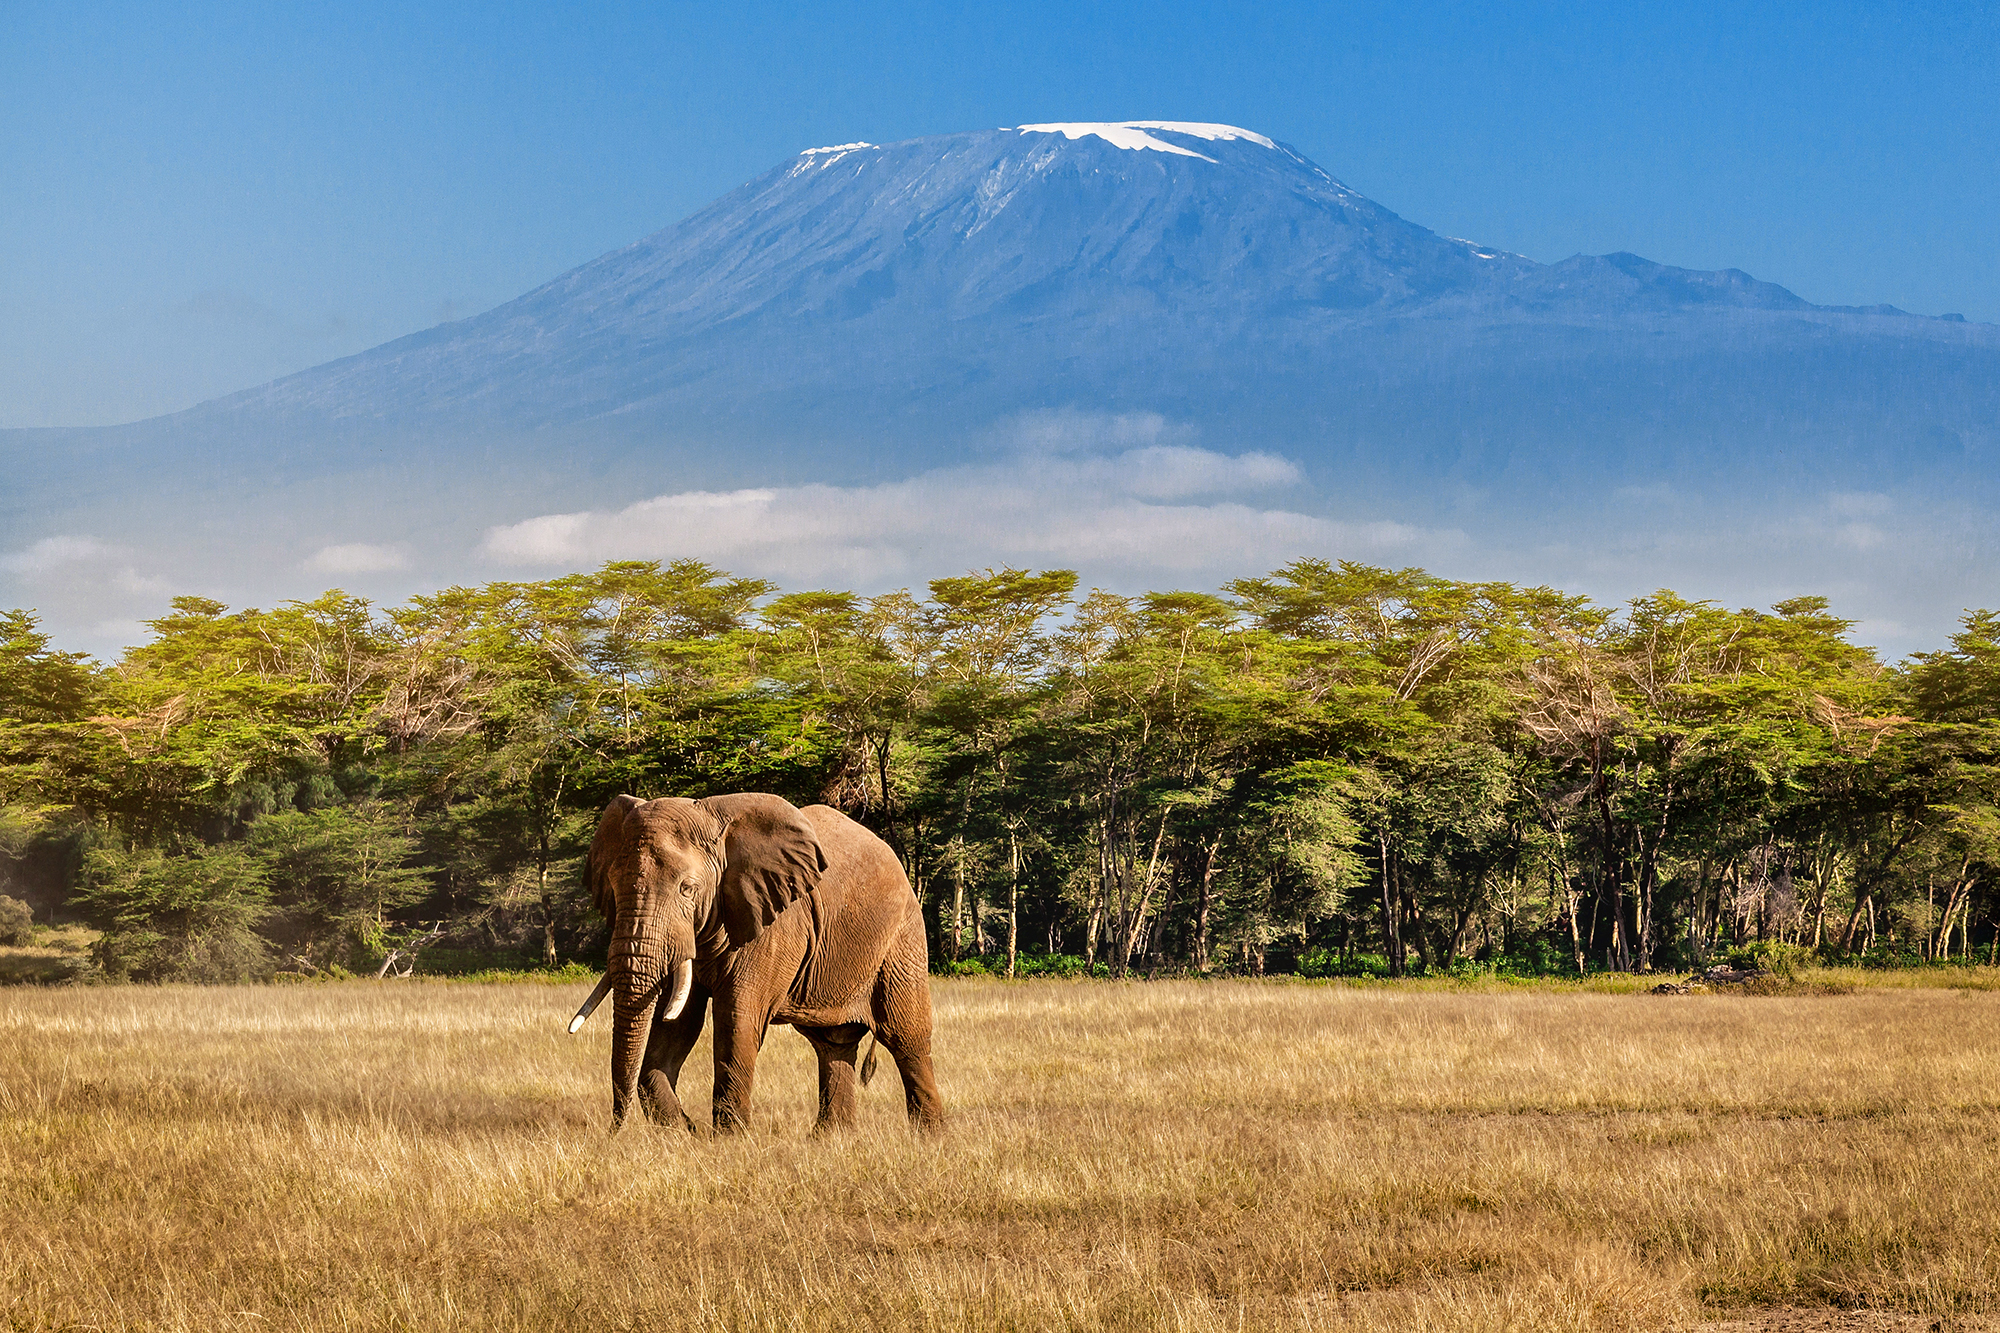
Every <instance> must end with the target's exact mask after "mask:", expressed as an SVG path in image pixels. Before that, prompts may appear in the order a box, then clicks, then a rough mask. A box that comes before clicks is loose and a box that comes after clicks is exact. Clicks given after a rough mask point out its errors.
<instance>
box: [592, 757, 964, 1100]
mask: <svg viewBox="0 0 2000 1333" xmlns="http://www.w3.org/2000/svg"><path fill="white" fill-rule="evenodd" d="M589 877H590V887H591V891H592V894H593V895H594V897H595V899H596V902H597V909H598V911H600V912H601V913H603V914H604V916H605V917H606V919H608V920H609V921H610V923H611V953H610V958H609V962H608V966H607V967H606V969H605V973H604V979H603V980H602V981H600V982H599V983H598V985H597V989H596V990H595V991H594V992H593V993H592V994H591V996H590V998H589V999H588V1000H586V1001H584V1004H583V1007H582V1008H580V1009H579V1010H577V1013H576V1017H575V1018H574V1019H573V1020H572V1021H571V1023H570V1029H569V1030H570V1031H571V1032H572V1033H574V1032H576V1031H577V1030H578V1029H579V1028H580V1027H582V1026H583V1023H584V1020H585V1019H587V1018H588V1017H589V1016H590V1013H591V1011H592V1010H593V1009H595V1008H596V1007H597V1005H598V1004H599V1003H600V1002H601V1001H602V1000H603V998H604V996H605V995H606V994H612V995H614V997H615V998H614V1000H613V1004H612V1014H613V1020H614V1023H615V1027H614V1030H613V1032H612V1035H611V1119H612V1127H613V1128H614V1129H616V1128H618V1127H620V1126H622V1125H623V1124H624V1123H625V1120H626V1116H627V1115H628V1113H629V1112H630V1111H631V1110H632V1108H633V1106H634V1105H635V1103H636V1104H638V1105H640V1106H642V1107H643V1108H644V1110H645V1111H646V1113H647V1115H648V1116H649V1117H650V1118H651V1119H652V1120H653V1121H654V1122H655V1123H659V1124H666V1125H675V1124H678V1125H680V1126H681V1127H683V1128H685V1129H687V1130H690V1131H692V1130H693V1129H694V1123H693V1121H691V1120H690V1119H689V1118H688V1115H687V1112H686V1111H685V1110H684V1109H683V1108H682V1106H681V1103H680V1097H679V1094H678V1091H677V1085H678V1083H679V1080H680V1072H681V1065H682V1063H683V1062H685V1061H686V1059H687V1055H688V1052H689V1051H690V1050H692V1049H693V1048H694V1044H695V1042H696V1041H697V1040H698V1039H699V1038H700V1036H701V1029H702V1024H703V1022H704V1021H705V1018H706V1015H707V1010H708V1006H709V1001H710V1000H711V999H712V1000H713V1001H714V1002H715V1090H714V1097H713V1106H712V1119H713V1122H714V1125H715V1128H716V1129H718V1130H721V1131H729V1130H734V1129H738V1128H741V1127H742V1126H743V1125H744V1124H745V1123H746V1122H747V1120H748V1118H749V1114H750V1092H751V1085H752V1083H753V1081H754V1079H755V1076H756V1069H757V1052H758V1051H759V1049H760V1048H761V1047H762V1046H763V1044H764V1034H765V1031H766V1030H767V1029H768V1028H769V1027H770V1025H772V1024H774V1023H777V1024H785V1023H789V1024H791V1025H792V1026H793V1027H795V1028H797V1029H798V1030H799V1032H800V1033H801V1034H803V1035H804V1036H805V1038H806V1040H807V1041H809V1042H811V1043H812V1046H813V1050H814V1051H815V1052H816V1053H817V1054H818V1056H819V1118H818V1120H817V1121H816V1122H815V1124H814V1130H815V1132H819V1131H823V1130H828V1129H832V1128H834V1127H837V1126H841V1125H846V1124H851V1123H852V1122H853V1119H854V1096H855V1091H854V1090H855V1080H856V1072H855V1055H856V1053H857V1052H858V1051H859V1050H860V1046H861V1040H862V1038H863V1037H866V1036H869V1035H870V1034H872V1035H873V1038H874V1041H875V1042H876V1043H879V1044H880V1045H882V1046H885V1047H887V1048H888V1050H889V1054H890V1056H891V1057H892V1058H893V1059H894V1060H895V1062H896V1069H897V1072H898V1073H899V1074H901V1076H902V1080H903V1095H904V1101H905V1102H906V1104H907V1107H908V1110H909V1115H910V1119H911V1121H912V1122H914V1123H915V1124H916V1125H917V1126H918V1128H920V1129H922V1130H925V1131H931V1132H935V1131H938V1130H941V1129H942V1128H943V1127H944V1106H943V1103H942V1102H941V1101H940V1099H939V1097H938V1089H937V1081H936V1079H935V1077H934V1075H933V1073H932V1069H931V999H930V964H929V956H928V951H927V947H926V944H925V938H924V919H923V911H922V909H921V908H920V907H919V906H918V904H917V897H916V894H915V893H913V892H912V891H911V889H910V882H909V880H908V879H907V878H906V877H905V876H904V874H903V867H902V864H901V863H900V862H899V861H898V860H897V859H896V854H895V853H894V852H893V851H891V850H890V849H889V847H888V845H887V844H886V843H884V842H883V841H882V840H881V839H880V838H878V837H876V836H875V835H874V834H873V833H871V832H869V831H868V830H867V829H865V828H863V827H862V826H861V825H859V824H857V823H855V822H854V821H853V820H851V819H849V818H848V817H847V816H846V815H843V814H842V813H840V811H838V810H835V809H833V808H832V807H830V806H825V805H809V806H807V807H805V808H804V809H799V808H798V807H796V806H793V805H792V804H791V803H790V802H788V801H786V800H785V799H784V798H782V797H779V796H771V795H768V794H765V793H761V792H746V793H739V794H736V795H729V796H709V797H705V798H703V799H700V800H689V799H686V798H683V797H671V796H670V797H665V798H662V799H659V800H652V801H641V800H639V799H638V798H637V797H634V796H618V797H616V798H614V799H613V800H612V802H611V804H610V805H608V806H606V807H605V810H604V814H603V817H602V818H601V819H600V820H599V821H598V825H597V836H596V838H595V839H594V840H593V841H592V842H591V845H590V857H589ZM875 1055H876V1052H875V1049H874V1046H873V1045H871V1046H870V1048H869V1052H868V1059H867V1060H866V1062H865V1063H863V1065H862V1067H861V1071H860V1081H861V1083H863V1084H864V1085H865V1084H866V1083H867V1082H868V1080H869V1077H870V1075H872V1074H873V1072H874V1065H875Z"/></svg>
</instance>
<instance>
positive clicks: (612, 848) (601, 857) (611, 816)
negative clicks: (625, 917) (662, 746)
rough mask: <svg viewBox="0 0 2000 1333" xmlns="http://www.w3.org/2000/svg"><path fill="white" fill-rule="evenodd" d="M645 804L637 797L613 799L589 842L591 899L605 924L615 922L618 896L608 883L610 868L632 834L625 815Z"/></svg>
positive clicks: (617, 797) (629, 841)
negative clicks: (627, 829)
mask: <svg viewBox="0 0 2000 1333" xmlns="http://www.w3.org/2000/svg"><path fill="white" fill-rule="evenodd" d="M644 804H645V802H644V801H641V800H640V799H639V798H638V797H636V796H614V797H612V798H611V804H610V805H607V806H605V807H604V814H603V816H602V817H601V818H599V819H598V821H597V836H596V837H595V838H592V839H591V840H590V862H589V865H590V896H591V899H592V901H594V902H595V903H596V904H597V910H598V912H599V914H601V915H602V916H603V917H604V919H605V920H606V921H613V922H615V919H616V918H617V915H618V896H617V890H616V888H615V887H614V886H613V885H612V883H611V867H612V866H614V865H616V864H617V862H618V858H619V857H621V856H623V855H625V853H626V851H627V850H628V849H629V848H630V847H631V845H632V835H631V834H630V833H629V832H627V831H626V828H625V816H627V815H629V814H631V813H632V811H634V810H636V809H638V808H639V807H640V806H641V805H644Z"/></svg>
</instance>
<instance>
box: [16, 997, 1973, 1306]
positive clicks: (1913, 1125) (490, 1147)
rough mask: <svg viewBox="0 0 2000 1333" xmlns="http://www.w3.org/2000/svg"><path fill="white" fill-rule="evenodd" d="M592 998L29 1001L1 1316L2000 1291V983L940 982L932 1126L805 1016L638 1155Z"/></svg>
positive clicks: (1575, 1302)
mask: <svg viewBox="0 0 2000 1333" xmlns="http://www.w3.org/2000/svg"><path fill="white" fill-rule="evenodd" d="M583 990H584V987H582V986H576V987H568V988H556V987H548V986H464V985H445V984H413V983H408V982H405V983H389V984H369V983H354V984H346V985H335V986H317V987H315V986H306V987H295V988H244V989H212V990H200V989H181V988H167V989H142V988H124V989H109V988H104V989H88V988H86V989H64V990H15V991H11V992H0V1326H4V1327H9V1328H17V1329H44V1328H48V1329H55V1328H81V1327H89V1328H99V1329H137V1328H166V1329H190V1330H192V1329H204V1330H205V1329H252V1328H256V1329H270V1328H278V1327H283V1328H298V1329H310V1330H333V1329H353V1330H360V1329H382V1328H403V1329H425V1330H429V1329H468V1330H470V1329H478V1330H494V1329H499V1330H507V1329H549V1328H556V1327H563V1328H573V1329H668V1328H674V1329H682V1328H698V1329H711V1328H714V1329H721V1328H728V1329H796V1330H821V1329H826V1330H832V1329H869V1328H896V1329H938V1330H945V1329H961V1328H970V1329H1097V1328H1121V1329H1122V1328H1130V1329H1142V1328H1143V1329H1152V1328H1162V1329H1188V1330H1208V1329H1216V1330H1221V1329H1239V1328H1246V1329H1260V1328H1324V1329H1348V1328H1353V1329H1383V1330H1387V1329H1416V1330H1425V1329H1523V1330H1527V1329H1533V1330H1544V1329H1553V1330H1595V1329H1632V1330H1641V1329H1664V1328H1678V1327H1694V1326H1698V1325H1699V1324H1700V1323H1701V1322H1702V1321H1704V1320H1707V1319H1713V1318H1717V1317H1720V1313H1719V1312H1722V1311H1727V1310H1730V1309H1733V1308H1735V1307H1742V1306H1777V1305H1782V1304H1791V1305H1802V1306H1806V1307H1819V1308H1822V1309H1823V1308H1825V1307H1828V1306H1833V1305H1861V1306H1873V1307H1876V1308H1878V1309H1880V1310H1884V1311H1905V1312H1910V1313H1913V1314H1923V1315H1927V1316H1932V1317H1943V1318H1944V1320H1945V1322H1944V1324H1942V1325H1939V1326H1941V1327H1972V1326H1975V1325H1976V1323H1977V1321H1978V1320H1979V1319H1980V1317H1982V1316H1984V1315H1987V1314H1990V1313H1993V1312H1995V1311H2000V1296H1996V1294H1995V1293H1996V1288H2000V1261H1997V1260H1996V1257H1995V1248H1994V1241H1995V1238H1996V1235H2000V1209H1996V1206H1995V1201H1996V1200H2000V1132H1996V1131H2000V1115H1996V1108H1997V1107H2000V995H1993V994H1986V993H1980V994H1975V993H1971V992H1969V991H1963V990H1961V991H1945V990H1929V991H1925V990H1867V991H1862V992H1859V993H1856V994H1852V995H1842V996H1831V997H1822V998H1797V999H1793V998H1745V997H1725V996H1714V997H1708V996H1692V997H1672V998H1666V997H1652V996H1644V995H1617V994H1602V993H1590V992H1586V991H1580V990H1567V991H1557V990H1523V989H1510V990H1504V991H1491V992H1485V993H1481V992H1476V991H1474V992H1468V991H1463V990H1461V991H1423V990H1414V989H1398V988H1392V987H1333V986H1305V985H1271V984H1257V983H1251V982H1214V983H1207V984H1201V983H1167V982H1160V983H1152V984H1132V985H1112V984H1102V983H1100V984H1088V983H1084V984H1078V983H1062V982H1034V983H1029V982H1023V983H1013V984H1009V983H1005V982H999V981H984V980H981V981H971V980H967V981H949V982H940V983H938V984H937V985H936V986H935V995H936V1001H937V1008H938V1018H939V1034H938V1054H939V1059H938V1067H939V1075H940V1078H941V1080H942V1082H943V1085H944V1090H945V1095H946V1097H947V1099H948V1101H949V1104H950V1108H951V1111H952V1113H953V1115H954V1121H953V1124H952V1127H951V1130H950V1132H949V1133H948V1134H947V1135H946V1136H945V1137H944V1138H943V1139H942V1140H940V1141H935V1142H929V1141H924V1140H920V1139H918V1138H916V1137H914V1136H913V1135H912V1134H911V1133H910V1132H909V1130H908V1129H907V1128H906V1126H905V1125H904V1123H903V1120H902V1116H901V1109H900V1108H901V1097H900V1095H899V1093H898V1092H897V1090H896V1088H895V1086H894V1084H895V1076H894V1073H893V1070H890V1069H888V1068H887V1067H886V1062H885V1071H884V1077H883V1080H881V1081H878V1082H877V1084H876V1086H875V1087H874V1088H872V1089H870V1090H868V1091H867V1092H866V1093H864V1094H863V1098H862V1123H861V1125H860V1126H859V1127H858V1128H857V1129H856V1130H854V1131H852V1132H850V1133H847V1134H844V1135H839V1136H835V1137H832V1138H829V1139H819V1140H814V1139H810V1138H808V1137H807V1135H806V1132H805V1131H806V1127H807V1123H808V1121H809V1119H810V1116H811V1112H812V1109H813V1102H814V1095H815V1092H814V1085H813V1067H812V1062H811V1059H810V1052H809V1050H808V1048H807V1047H806V1045H805V1043H804V1042H802V1041H801V1040H799V1039H798V1038H797V1037H796V1036H795V1035H794V1034H792V1033H790V1032H787V1031H785V1030H783V1029H778V1030H775V1031H774V1032H773V1034H772V1038H771V1041H770V1042H769V1043H768V1044H767V1046H766V1048H765V1054H764V1059H763V1062H762V1065H761V1066H760V1071H759V1075H760V1076H759V1083H758V1089H757V1121H756V1124H755V1126H754V1127H753V1128H752V1129H751V1130H750V1131H749V1132H748V1133H746V1134H743V1135H740V1136H736V1137H729V1138H714V1137H706V1136H705V1137H702V1138H700V1139H694V1140H690V1139H686V1138H684V1137H681V1136H679V1135H676V1134H667V1133H663V1132H658V1131H653V1130H651V1129H640V1130H638V1131H634V1132H628V1133H625V1134H623V1135H620V1136H618V1137H615V1138H614V1137H610V1136H608V1135H607V1134H606V1133H605V1121H606V1116H607V1109H608V1101H609V1096H608V1093H609V1085H608V1076H607V1073H606V1063H607V1043H608V1035H609V1028H608V1025H604V1024H601V1023H600V1024H596V1025H593V1026H592V1027H590V1028H587V1029H585V1035H584V1036H582V1037H579V1038H575V1039H571V1038H568V1037H565V1036H564V1035H563V1023H564V1020H565V1019H566V1018H567V1017H568V1015H569V1013H570V1012H571V1009H572V1008H573V1007H574V1005H575V1004H576V1002H577V1001H578V1000H579V999H580V998H581V994H582V991H583ZM706 1056H707V1052H706V1048H705V1046H704V1048H703V1049H702V1050H699V1051H697V1052H696V1055H695V1058H694V1061H693V1062H692V1063H691V1065H690V1070H689V1077H688V1078H687V1079H686V1080H684V1091H686V1092H688V1093H690V1094H691V1100H694V1101H698V1103H699V1104H701V1105H704V1106H705V1105H706V1097H707V1091H708V1088H707V1084H708V1076H707V1065H706ZM885 1082H886V1083H887V1084H888V1086H886V1087H885V1086H884V1083H885ZM1762 1326H1763V1325H1759V1327H1762ZM1773 1326H1774V1327H1775V1325H1773ZM1870 1326H1871V1327H1874V1326H1879V1327H1885V1328H1886V1327H1892V1326H1894V1325H1892V1324H1879V1325H1870ZM1923 1326H1927V1327H1928V1326H1931V1325H1930V1323H1929V1321H1928V1320H1926V1321H1925V1322H1924V1324H1923ZM1746 1327H1747V1326H1746Z"/></svg>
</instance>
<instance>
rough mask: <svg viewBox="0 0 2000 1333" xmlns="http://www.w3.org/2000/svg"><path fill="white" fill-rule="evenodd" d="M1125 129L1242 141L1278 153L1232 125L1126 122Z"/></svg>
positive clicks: (1254, 134) (1269, 144) (1259, 138)
mask: <svg viewBox="0 0 2000 1333" xmlns="http://www.w3.org/2000/svg"><path fill="white" fill-rule="evenodd" d="M1125 125H1126V127H1128V128H1130V129H1135V130H1165V131H1167V133H1169V134H1185V135H1187V136H1188V137H1189V138H1191V139H1207V140H1209V141H1210V142H1214V141H1215V140H1217V139H1244V140H1247V141H1249V142H1250V143H1254V144H1256V145H1258V146H1259V147H1262V148H1269V149H1270V150H1271V151H1273V152H1276V151H1278V145H1277V144H1275V143H1273V142H1272V141H1271V140H1269V139H1267V138H1265V137H1264V136H1263V135H1261V134H1259V133H1257V132H1256V131H1255V130H1244V129H1238V128H1237V127H1236V126H1234V125H1210V124H1208V123H1206V122H1204V121H1196V120H1128V121H1126V122H1125Z"/></svg>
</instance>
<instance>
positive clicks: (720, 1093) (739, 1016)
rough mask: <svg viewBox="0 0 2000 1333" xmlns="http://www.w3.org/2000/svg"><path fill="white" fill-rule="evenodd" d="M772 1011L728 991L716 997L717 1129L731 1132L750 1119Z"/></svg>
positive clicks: (715, 1104)
mask: <svg viewBox="0 0 2000 1333" xmlns="http://www.w3.org/2000/svg"><path fill="white" fill-rule="evenodd" d="M770 1025H771V1016H770V1014H769V1013H768V1012H767V1011H765V1010H764V1009H762V1008H759V1007H755V1006H754V1005H751V1004H740V1003H738V1002H737V1000H736V997H735V996H733V995H730V994H728V993H727V992H721V993H718V994H717V995H716V997H715V1102H714V1110H713V1113H712V1114H713V1118H714V1121H715V1127H716V1129H717V1130H719V1131H721V1132H723V1133H728V1132H730V1131H732V1130H738V1129H742V1128H743V1127H744V1126H745V1125H747V1124H749V1123H750V1091H751V1088H752V1087H753V1086H754V1085H755V1083H756V1081H757V1052H758V1050H759V1049H761V1048H762V1046H763V1045H764V1032H765V1030H766V1029H768V1028H769V1027H770Z"/></svg>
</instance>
